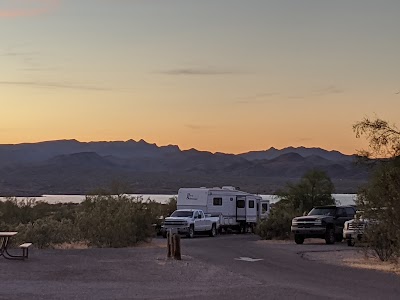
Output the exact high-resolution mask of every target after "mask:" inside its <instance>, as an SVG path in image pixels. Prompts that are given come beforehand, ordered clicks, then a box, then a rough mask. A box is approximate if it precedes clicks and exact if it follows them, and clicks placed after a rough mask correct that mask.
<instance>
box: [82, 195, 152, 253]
mask: <svg viewBox="0 0 400 300" xmlns="http://www.w3.org/2000/svg"><path fill="white" fill-rule="evenodd" d="M153 220H154V214H153V212H152V210H151V209H149V207H148V206H147V204H146V203H144V202H143V199H141V198H135V197H130V196H127V195H117V196H113V195H98V196H88V197H87V198H86V200H85V201H84V202H83V203H82V206H81V211H80V212H79V213H78V217H77V225H78V228H79V231H80V234H81V237H82V238H83V239H85V240H87V241H88V242H89V243H90V244H91V245H94V246H97V247H126V246H132V245H135V244H137V243H138V242H140V241H146V240H147V239H148V238H149V237H151V236H152V235H153V232H154V231H153V228H152V221H153Z"/></svg>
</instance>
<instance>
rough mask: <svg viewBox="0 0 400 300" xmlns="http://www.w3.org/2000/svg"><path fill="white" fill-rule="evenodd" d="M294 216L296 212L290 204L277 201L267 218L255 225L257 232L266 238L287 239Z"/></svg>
mask: <svg viewBox="0 0 400 300" xmlns="http://www.w3.org/2000/svg"><path fill="white" fill-rule="evenodd" d="M296 216H297V214H296V212H295V211H294V210H293V209H292V208H291V207H290V206H289V207H288V206H287V205H285V204H283V203H279V202H278V203H277V204H276V205H274V207H273V208H272V209H271V213H270V215H269V217H268V219H267V220H263V221H261V222H260V223H259V224H258V225H257V234H258V235H260V236H261V237H262V238H264V239H267V240H270V239H287V238H289V237H290V236H291V230H290V226H291V224H292V219H293V218H294V217H296Z"/></svg>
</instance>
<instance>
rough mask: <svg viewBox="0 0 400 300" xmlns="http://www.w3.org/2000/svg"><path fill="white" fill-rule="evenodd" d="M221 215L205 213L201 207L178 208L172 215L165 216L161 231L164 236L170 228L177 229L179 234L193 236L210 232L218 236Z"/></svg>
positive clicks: (211, 234)
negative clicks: (213, 215) (215, 215)
mask: <svg viewBox="0 0 400 300" xmlns="http://www.w3.org/2000/svg"><path fill="white" fill-rule="evenodd" d="M219 225H220V217H211V216H209V215H207V216H206V215H205V214H204V212H203V211H202V210H200V209H178V210H176V211H174V212H173V213H172V214H171V216H170V217H168V218H165V221H164V224H163V225H162V227H161V231H162V234H163V236H164V237H166V236H167V231H168V230H169V229H173V230H176V231H177V233H179V234H184V235H186V236H187V237H189V238H193V237H194V235H195V234H196V233H208V234H209V235H210V236H216V235H217V233H218V230H219Z"/></svg>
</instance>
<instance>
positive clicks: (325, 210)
mask: <svg viewBox="0 0 400 300" xmlns="http://www.w3.org/2000/svg"><path fill="white" fill-rule="evenodd" d="M335 212H336V208H330V207H319V208H313V209H312V210H311V211H310V212H309V213H308V215H309V216H334V215H335Z"/></svg>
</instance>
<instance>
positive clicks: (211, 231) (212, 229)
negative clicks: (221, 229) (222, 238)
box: [210, 224, 217, 237]
mask: <svg viewBox="0 0 400 300" xmlns="http://www.w3.org/2000/svg"><path fill="white" fill-rule="evenodd" d="M216 235H217V225H215V224H212V227H211V230H210V236H211V237H214V236H216Z"/></svg>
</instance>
